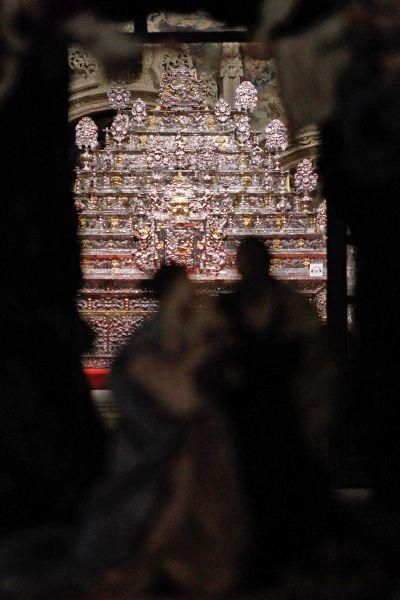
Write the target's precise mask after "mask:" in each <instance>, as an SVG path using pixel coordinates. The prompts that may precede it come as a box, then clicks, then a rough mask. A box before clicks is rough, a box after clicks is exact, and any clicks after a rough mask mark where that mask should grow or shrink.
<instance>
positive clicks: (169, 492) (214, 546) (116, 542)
mask: <svg viewBox="0 0 400 600" xmlns="http://www.w3.org/2000/svg"><path fill="white" fill-rule="evenodd" d="M151 287H152V289H153V290H154V293H155V294H156V296H157V297H158V299H159V300H160V309H159V311H158V313H157V315H156V316H155V317H154V318H153V319H150V320H149V321H148V322H147V323H145V324H144V325H143V327H142V328H141V329H140V330H139V331H137V332H136V333H135V334H134V335H133V336H132V338H131V339H130V340H129V341H128V343H127V344H126V346H125V348H124V349H123V350H122V352H121V353H120V355H119V356H118V357H117V358H116V361H115V364H114V367H113V372H112V381H113V389H114V394H115V397H116V399H117V400H118V402H119V404H120V408H121V413H122V414H121V419H120V427H119V431H118V433H117V437H116V444H115V451H114V453H113V455H112V456H111V459H110V463H109V477H108V479H107V480H106V481H105V483H104V485H103V486H101V487H100V488H99V489H98V490H97V491H96V492H95V494H94V495H93V498H92V500H91V502H90V503H89V505H88V507H87V511H86V514H85V516H84V518H83V527H82V533H81V535H80V541H79V544H78V555H79V559H80V562H81V564H84V565H86V566H87V568H88V569H93V570H94V571H95V570H96V569H106V570H108V569H111V568H112V567H125V571H123V572H121V573H120V575H121V577H122V579H124V578H128V580H129V582H130V586H131V589H132V591H133V593H140V592H144V591H148V592H160V593H161V592H171V593H172V592H175V593H184V594H185V595H187V597H189V595H190V594H191V593H193V594H195V593H210V594H220V593H221V592H225V591H227V590H230V589H232V587H233V586H234V585H235V583H236V581H237V579H238V578H239V577H240V573H241V569H240V566H241V565H240V563H241V560H242V556H243V552H244V548H245V546H246V542H247V525H246V523H247V518H246V515H245V511H244V509H243V506H242V503H241V497H240V493H239V489H238V485H237V477H236V470H235V463H234V455H233V451H232V444H231V436H230V432H229V428H228V427H227V426H226V422H225V421H226V420H225V419H224V417H223V415H222V414H221V412H220V411H218V409H217V407H215V406H214V405H213V404H212V402H211V400H210V399H209V398H208V397H207V396H205V395H204V394H203V393H202V392H201V391H200V389H199V386H198V384H197V378H196V373H197V371H198V368H199V365H200V364H202V362H203V361H204V360H205V357H206V356H208V354H209V352H208V348H209V343H208V342H207V341H205V338H206V337H207V336H206V335H203V333H202V332H203V331H204V330H206V331H207V335H208V334H209V331H210V327H211V326H210V322H211V321H212V319H211V318H209V316H208V314H207V315H206V316H205V317H204V316H202V315H200V316H196V314H195V312H194V311H193V299H194V285H193V283H192V282H191V281H190V280H189V279H188V277H187V275H186V273H185V270H184V269H183V268H181V267H179V266H176V265H169V266H164V267H161V269H160V271H159V272H158V273H157V274H156V276H155V277H154V279H153V281H152V282H151ZM205 311H206V312H207V313H208V310H207V309H205ZM200 312H202V311H200ZM197 314H198V313H197ZM113 577H115V575H113V574H112V573H111V578H110V582H111V583H110V585H112V582H113ZM105 582H107V575H106V578H105V580H102V582H101V586H103V587H104V585H107V583H105Z"/></svg>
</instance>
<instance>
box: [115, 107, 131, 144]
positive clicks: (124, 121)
mask: <svg viewBox="0 0 400 600" xmlns="http://www.w3.org/2000/svg"><path fill="white" fill-rule="evenodd" d="M128 132H129V117H128V115H122V114H118V115H116V116H115V117H114V119H113V122H112V123H111V135H112V137H113V138H114V140H116V141H117V142H122V140H123V139H125V138H126V136H127V135H128Z"/></svg>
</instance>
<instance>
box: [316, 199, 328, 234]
mask: <svg viewBox="0 0 400 600" xmlns="http://www.w3.org/2000/svg"><path fill="white" fill-rule="evenodd" d="M315 225H316V228H317V231H318V233H325V232H326V226H327V211H326V200H323V201H322V202H321V204H320V205H319V206H318V209H317V217H316V220H315Z"/></svg>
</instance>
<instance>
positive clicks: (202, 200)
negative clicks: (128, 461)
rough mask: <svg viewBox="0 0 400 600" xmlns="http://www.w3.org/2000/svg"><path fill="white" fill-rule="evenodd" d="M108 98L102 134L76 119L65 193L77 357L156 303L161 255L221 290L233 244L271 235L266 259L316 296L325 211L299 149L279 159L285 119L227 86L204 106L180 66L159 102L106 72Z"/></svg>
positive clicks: (113, 342) (99, 354)
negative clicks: (75, 242) (71, 186)
mask: <svg viewBox="0 0 400 600" xmlns="http://www.w3.org/2000/svg"><path fill="white" fill-rule="evenodd" d="M108 96H109V103H110V106H111V107H112V108H113V109H115V110H116V115H115V116H114V118H113V120H112V122H111V125H110V127H109V128H106V129H105V131H104V132H102V133H103V134H104V140H103V141H102V144H101V145H100V144H99V141H98V130H97V126H96V124H95V123H94V121H93V120H92V119H91V118H90V117H84V118H82V119H81V120H80V121H79V122H78V124H77V126H76V142H77V145H78V146H79V148H81V149H82V150H83V153H82V155H81V165H80V167H78V168H77V171H76V182H75V199H76V207H77V210H78V211H79V221H80V237H81V240H82V253H83V261H82V267H83V273H84V286H83V289H82V291H81V293H80V297H79V307H80V310H81V312H82V314H83V316H84V317H85V318H86V319H87V320H88V322H89V323H90V324H91V326H92V327H93V328H94V330H95V332H96V334H97V343H96V348H95V350H94V352H93V354H91V355H90V356H87V357H86V359H85V362H86V366H88V367H92V366H96V367H106V366H109V364H110V362H111V359H112V356H113V354H114V353H115V351H116V350H117V349H118V347H119V346H120V345H121V344H122V343H123V342H124V340H125V339H126V337H127V336H128V335H129V334H130V333H131V332H132V331H133V330H134V329H135V327H137V326H138V324H140V323H141V322H142V321H143V319H144V318H146V317H147V316H149V315H150V314H151V313H152V312H154V311H155V310H156V308H157V307H156V302H155V300H154V298H153V297H152V294H151V293H150V291H149V290H148V289H147V288H146V280H148V279H149V278H151V276H152V274H153V273H154V272H155V270H156V269H157V268H158V267H159V266H160V265H161V264H162V263H163V262H169V261H174V262H177V263H180V264H183V265H185V266H186V267H187V269H188V271H189V273H190V275H191V277H192V278H193V279H194V280H195V281H196V282H197V284H198V290H199V294H202V293H208V294H218V293H222V292H229V289H230V287H231V286H232V285H233V284H234V282H235V280H236V279H237V278H238V275H237V271H236V268H235V253H236V247H237V245H238V243H239V241H240V239H241V238H243V237H244V236H249V235H254V236H257V237H259V238H260V237H261V238H262V239H264V240H265V241H266V243H268V244H269V246H270V248H271V251H272V256H273V261H272V270H273V271H274V273H275V275H276V276H277V277H279V278H281V279H284V280H288V281H289V280H290V281H291V282H292V283H293V284H294V285H296V286H297V288H298V289H299V290H300V291H302V292H304V293H305V294H307V296H308V297H309V298H310V300H311V301H314V302H315V303H316V305H317V308H318V311H319V313H320V316H321V317H322V318H324V317H325V310H326V309H325V304H326V289H325V287H326V240H325V226H326V214H325V206H324V204H322V205H320V206H319V207H318V208H313V204H312V199H311V197H310V195H309V194H310V193H311V192H312V191H314V190H315V188H316V185H317V176H316V174H315V173H314V171H313V166H312V164H311V162H310V161H309V160H307V159H305V160H303V161H301V163H299V165H298V167H297V169H296V172H295V173H294V174H293V173H290V172H288V171H286V170H285V169H284V168H283V167H282V165H281V160H280V156H281V153H282V152H284V151H285V150H286V148H287V147H288V138H287V131H286V128H285V125H284V124H283V123H282V122H281V121H279V120H273V121H271V122H270V123H269V125H268V126H267V127H266V129H265V131H264V132H259V131H255V130H253V129H252V127H251V121H250V114H251V112H252V111H253V110H254V109H255V107H256V104H257V92H256V89H255V88H254V86H253V85H252V84H251V83H250V82H243V83H242V84H240V85H239V86H238V88H237V89H236V94H235V106H234V108H231V107H230V106H229V104H228V103H227V102H226V101H225V100H223V99H220V100H218V101H217V102H216V104H215V106H214V107H209V106H207V102H206V98H207V93H206V83H205V81H204V80H203V78H202V76H201V74H199V73H197V72H196V71H195V70H194V69H190V68H188V67H185V66H181V67H178V68H175V69H171V70H170V71H167V72H166V73H165V74H164V76H163V79H162V82H161V86H160V95H159V106H158V107H157V109H156V110H147V109H146V105H145V103H144V102H143V101H142V100H141V99H140V98H138V99H136V100H135V101H134V102H132V101H131V93H130V92H129V91H128V90H127V89H126V88H125V87H124V85H123V84H121V83H115V84H114V85H113V87H112V88H111V90H110V92H109V94H108Z"/></svg>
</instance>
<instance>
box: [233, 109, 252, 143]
mask: <svg viewBox="0 0 400 600" xmlns="http://www.w3.org/2000/svg"><path fill="white" fill-rule="evenodd" d="M236 137H237V140H238V142H239V144H245V143H246V142H248V141H249V140H250V138H251V130H250V122H249V117H248V116H247V115H241V116H240V117H239V118H238V119H237V121H236Z"/></svg>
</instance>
